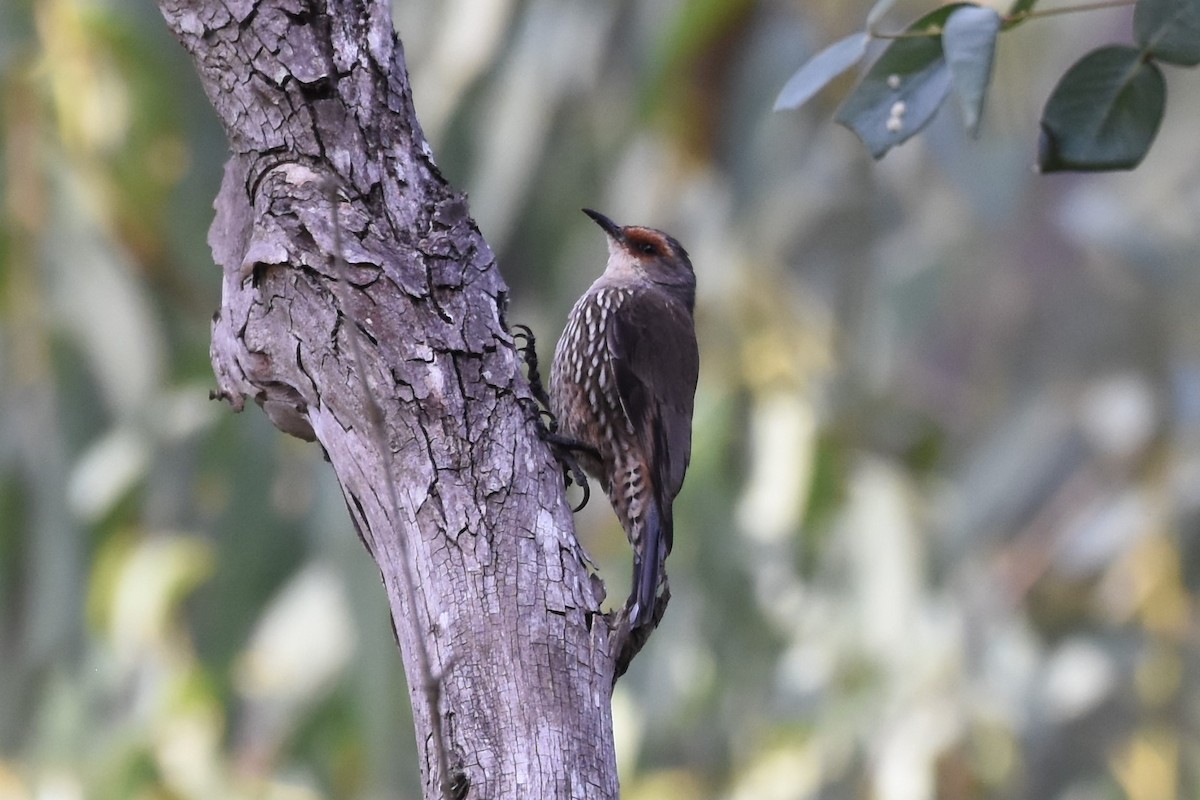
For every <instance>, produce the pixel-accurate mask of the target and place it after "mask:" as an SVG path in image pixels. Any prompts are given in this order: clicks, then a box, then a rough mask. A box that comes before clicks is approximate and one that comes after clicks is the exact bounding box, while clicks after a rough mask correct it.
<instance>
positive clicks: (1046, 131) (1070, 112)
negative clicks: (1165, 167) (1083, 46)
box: [1038, 45, 1167, 172]
mask: <svg viewBox="0 0 1200 800" xmlns="http://www.w3.org/2000/svg"><path fill="white" fill-rule="evenodd" d="M1166 100H1167V94H1166V85H1165V83H1164V81H1163V76H1162V71H1161V70H1160V69H1159V68H1158V65H1156V64H1154V63H1153V62H1148V61H1145V60H1143V59H1142V53H1141V51H1139V50H1137V49H1136V48H1133V47H1124V46H1116V45H1114V46H1110V47H1102V48H1100V49H1099V50H1093V51H1092V52H1090V53H1088V54H1087V55H1086V56H1084V57H1083V58H1082V59H1080V60H1079V61H1077V62H1076V63H1075V64H1074V66H1072V67H1071V68H1070V69H1069V70H1067V72H1066V74H1065V75H1063V76H1062V79H1061V80H1059V82H1058V86H1056V87H1055V88H1054V92H1053V93H1052V94H1051V95H1050V99H1049V100H1047V101H1046V108H1045V109H1044V110H1043V111H1042V123H1041V125H1042V137H1041V141H1040V143H1039V147H1038V168H1039V169H1040V170H1041V171H1042V172H1057V171H1061V170H1081V171H1083V170H1087V171H1091V170H1113V169H1132V168H1133V167H1136V166H1137V165H1138V164H1139V163H1140V162H1141V160H1142V158H1143V157H1144V156H1145V155H1146V151H1147V150H1149V149H1150V145H1151V144H1152V143H1153V141H1154V136H1155V134H1157V133H1158V126H1159V123H1160V122H1162V116H1163V109H1164V108H1165V106H1166Z"/></svg>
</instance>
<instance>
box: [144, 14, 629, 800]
mask: <svg viewBox="0 0 1200 800" xmlns="http://www.w3.org/2000/svg"><path fill="white" fill-rule="evenodd" d="M159 4H160V7H161V9H162V12H163V15H164V17H165V18H166V20H167V23H168V25H169V26H170V27H171V29H172V30H173V31H174V33H175V35H176V36H177V38H178V39H179V40H180V42H181V43H182V44H183V45H184V47H185V48H186V49H187V50H188V51H189V52H190V53H191V55H192V56H193V58H194V61H195V65H196V69H197V72H198V73H199V75H200V79H201V81H202V82H203V84H204V87H205V91H206V92H207V94H208V97H209V99H210V100H211V102H212V104H213V107H214V108H215V109H216V112H217V114H218V116H219V117H220V119H221V122H222V124H223V125H224V127H225V130H226V133H227V135H228V137H229V142H230V149H231V157H230V159H229V161H228V163H227V165H226V168H225V175H224V181H223V183H222V186H221V190H220V194H219V195H218V197H217V199H216V203H215V206H216V217H215V220H214V222H213V225H212V228H211V230H210V232H209V244H210V246H211V247H212V251H213V255H214V259H215V261H216V263H217V264H218V265H219V266H220V267H221V269H222V271H223V283H222V298H221V307H220V309H219V310H218V311H217V313H216V314H215V315H214V317H213V338H212V350H211V355H212V363H213V369H214V371H215V373H216V376H217V382H218V392H217V394H218V396H220V397H222V398H224V399H226V400H227V401H228V402H229V403H230V404H231V405H232V406H233V407H234V408H235V409H239V410H240V409H241V407H242V405H243V403H244V399H245V398H247V397H249V398H251V399H253V400H254V401H256V402H257V403H258V404H259V405H260V406H261V407H262V408H263V409H264V410H265V411H266V413H267V414H268V416H269V417H270V418H271V420H272V421H273V422H274V424H275V425H276V426H277V427H278V428H279V429H280V430H282V431H284V432H286V433H289V434H292V435H295V436H299V437H301V438H305V439H309V440H312V439H316V440H317V441H319V442H320V444H321V446H322V447H323V448H324V449H325V452H326V453H327V454H328V457H329V460H330V462H331V464H332V466H333V469H334V471H335V472H336V474H337V478H338V480H339V482H340V483H341V486H342V490H343V492H344V494H345V497H346V500H347V503H346V504H347V508H348V509H349V511H350V514H351V517H352V518H353V519H354V523H355V525H356V526H357V528H358V530H359V533H360V535H361V536H362V539H363V541H364V543H365V544H366V546H367V548H368V549H369V551H370V553H371V555H372V557H373V558H374V559H375V561H376V562H377V563H378V565H379V569H380V572H381V574H382V577H383V583H384V586H385V588H386V591H387V595H388V601H389V603H390V605H391V609H392V618H393V620H394V625H395V630H396V636H397V639H398V641H399V644H400V650H401V654H402V657H403V659H404V664H405V669H406V672H407V674H408V676H409V683H410V685H411V686H412V689H411V690H410V695H411V696H410V699H411V702H412V705H413V711H414V718H415V720H416V728H417V731H416V733H417V742H418V749H419V752H420V754H421V759H422V765H421V766H422V771H423V775H424V784H425V796H426V797H430V798H432V797H439V796H440V789H439V783H438V775H437V767H436V764H437V757H436V750H434V749H433V748H434V745H433V743H432V741H431V733H430V720H431V715H432V714H439V715H440V717H441V720H442V722H443V729H444V731H445V744H446V749H447V754H448V757H449V762H450V778H451V782H452V784H453V785H454V787H455V796H456V797H463V798H467V797H469V798H518V797H520V798H529V797H536V798H567V797H571V798H606V797H616V796H617V778H616V764H615V757H614V753H613V741H612V719H611V710H610V702H609V699H610V691H611V686H612V681H613V662H614V654H613V652H612V650H613V647H614V640H615V635H614V633H613V631H612V630H611V628H610V622H609V620H608V619H607V618H605V617H603V616H601V615H600V613H599V606H600V601H601V599H602V596H601V595H602V592H603V590H602V588H601V587H600V586H599V584H598V582H597V581H596V580H595V579H594V578H593V577H592V576H591V575H590V573H589V570H588V566H587V563H586V556H585V555H584V554H583V552H582V551H581V550H580V548H579V546H578V544H577V543H576V540H575V538H574V533H573V525H572V520H571V515H570V509H569V508H568V506H567V504H566V502H565V499H564V497H563V487H562V482H561V478H560V473H559V470H558V467H557V465H556V464H555V463H554V462H553V460H552V459H551V457H550V455H549V452H548V451H547V449H546V447H545V446H544V445H543V444H542V443H541V442H540V441H539V440H538V438H537V436H536V433H535V431H534V429H533V427H532V426H531V423H530V415H529V414H528V413H527V411H526V410H525V407H524V406H523V401H525V400H527V398H528V397H529V391H528V386H527V384H526V382H525V380H524V378H523V377H522V375H521V372H520V367H519V359H518V357H517V355H516V353H515V351H514V348H513V340H512V337H511V336H510V335H509V332H508V330H507V327H506V325H505V322H504V305H505V292H506V287H505V285H504V282H503V280H502V279H501V277H500V275H499V272H498V270H497V268H496V264H495V260H494V258H493V255H492V252H491V250H490V249H489V248H488V246H487V243H486V242H484V240H483V238H482V237H481V236H480V234H479V231H478V229H477V228H476V226H475V223H474V221H473V220H472V219H471V218H470V216H469V213H468V209H467V206H466V202H465V199H464V198H463V197H462V196H461V195H460V194H459V193H458V192H456V191H455V190H454V189H453V188H452V187H451V186H449V185H448V184H447V183H446V181H445V180H444V179H443V178H442V176H441V174H440V173H439V172H438V169H437V166H436V165H435V164H434V162H433V158H432V154H431V152H430V149H429V145H428V144H427V143H426V141H425V139H424V136H423V135H422V133H421V130H420V126H419V125H418V123H417V120H416V117H415V114H414V111H413V108H412V100H411V93H410V90H409V85H408V75H407V72H406V70H405V67H404V58H403V52H402V50H401V46H400V42H399V40H398V39H397V38H396V36H395V34H394V32H393V31H392V27H391V20H390V14H389V9H388V6H387V5H386V4H384V3H371V2H366V1H365V0H327V1H326V0H225V1H224V2H213V0H159ZM330 177H333V178H334V179H335V180H336V182H337V185H339V186H340V187H341V189H340V194H339V196H338V198H337V201H336V203H335V205H336V209H333V208H331V202H330V200H329V197H328V195H327V193H326V189H325V187H326V186H327V185H329V184H328V179H329V178H330ZM335 211H336V213H337V215H338V220H339V222H340V226H341V228H342V245H341V249H342V251H343V252H342V255H343V256H344V258H345V263H346V267H345V272H342V271H341V270H340V269H339V268H338V267H337V266H336V264H337V262H336V261H335V260H334V230H333V223H332V214H333V213H334V212H335ZM339 276H344V277H346V278H347V283H348V286H347V287H344V290H343V293H342V295H341V296H342V297H345V298H349V299H348V303H349V305H350V308H348V309H347V308H342V307H341V305H340V303H339V299H338V298H339V295H338V293H337V292H335V291H334V290H333V287H334V284H333V282H334V281H335V280H336V279H337V278H338V277H339ZM350 325H357V326H358V327H359V328H360V330H361V332H362V340H361V341H362V344H363V354H362V356H363V357H362V360H361V362H356V361H355V360H354V359H353V358H351V357H350V352H351V348H350V347H349V343H348V339H347V337H348V335H350V331H349V330H348V327H349V326H350ZM352 370H361V371H363V372H364V374H365V375H366V378H367V382H368V384H369V385H370V387H371V389H372V391H373V393H374V394H375V397H376V399H377V401H378V403H379V404H380V405H381V406H382V407H383V411H384V415H385V418H386V427H387V430H388V432H389V442H388V445H389V446H390V448H391V450H392V453H393V461H394V470H393V471H394V474H393V475H391V476H390V477H391V479H392V480H394V481H396V486H397V489H398V494H399V498H400V499H399V506H400V507H399V508H392V507H391V504H390V503H389V502H388V501H387V499H386V498H387V492H386V491H385V487H386V485H387V484H386V481H387V480H388V476H387V475H386V474H385V472H386V470H385V468H384V463H385V461H384V459H383V458H382V457H381V454H380V452H379V447H378V446H377V444H376V443H375V442H374V441H373V440H372V439H371V436H370V433H369V431H370V425H369V424H368V422H367V417H366V413H367V411H366V408H365V403H364V401H363V398H362V397H361V396H360V393H359V391H358V388H357V387H358V382H357V379H356V377H355V375H354V374H353V372H352ZM401 537H403V540H401ZM401 541H402V542H403V543H406V544H407V551H408V555H409V559H410V561H411V565H412V569H413V573H414V575H415V577H416V580H417V584H418V586H417V587H416V592H415V593H414V597H413V598H411V600H413V601H415V602H410V598H408V597H405V596H404V594H403V592H402V591H401V590H400V587H401V586H402V585H403V579H402V575H401V569H402V562H401V561H400V558H401V556H400V552H401V551H400V548H399V545H398V543H400V542H401ZM418 637H423V639H424V641H425V643H426V646H427V648H428V652H429V657H430V662H431V663H430V667H431V670H432V673H433V674H434V675H440V676H442V694H441V702H440V707H439V708H437V709H432V708H430V707H428V703H427V702H426V695H425V693H424V692H423V691H422V687H421V686H420V683H421V678H420V672H419V670H418V669H417V666H416V663H415V661H414V659H415V654H414V653H415V646H416V642H417V638H418Z"/></svg>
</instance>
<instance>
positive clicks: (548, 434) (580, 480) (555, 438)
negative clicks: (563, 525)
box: [538, 426, 600, 512]
mask: <svg viewBox="0 0 1200 800" xmlns="http://www.w3.org/2000/svg"><path fill="white" fill-rule="evenodd" d="M538 433H539V434H540V435H541V437H542V441H543V442H545V443H546V444H548V445H550V450H551V452H553V453H554V457H555V458H556V459H558V463H559V464H560V465H561V466H562V471H563V482H564V483H565V484H566V485H567V486H570V485H571V484H572V483H573V484H575V485H576V486H578V487H579V488H580V489H582V490H583V499H581V500H580V501H579V505H577V506H575V507H573V508H572V509H571V511H572V512H579V511H580V510H582V509H583V507H584V506H586V505H587V504H588V500H590V499H591V498H592V490H591V487H590V486H589V485H588V479H587V473H585V472H584V471H583V467H581V466H579V459H578V458H576V457H575V454H576V453H581V452H583V453H588V454H590V455H591V456H592V457H594V458H597V459H599V457H600V454H599V453H597V452H596V448H594V447H592V446H591V445H588V444H584V443H583V442H580V441H576V440H575V439H571V438H570V437H567V436H562V435H561V434H558V433H555V432H553V431H551V430H548V429H547V428H546V427H545V426H541V427H539V428H538Z"/></svg>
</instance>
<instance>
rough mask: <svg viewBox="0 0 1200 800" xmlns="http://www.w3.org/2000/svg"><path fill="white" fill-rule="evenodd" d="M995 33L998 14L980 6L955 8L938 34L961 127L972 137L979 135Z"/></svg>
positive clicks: (989, 77)
mask: <svg viewBox="0 0 1200 800" xmlns="http://www.w3.org/2000/svg"><path fill="white" fill-rule="evenodd" d="M999 32H1000V15H999V14H997V13H996V12H995V11H992V10H991V9H990V8H982V7H980V6H967V7H966V8H960V9H958V10H957V11H955V12H954V13H953V14H951V15H950V18H949V19H947V20H946V27H945V28H944V29H943V31H942V49H943V51H944V52H945V54H946V64H947V65H948V66H949V67H950V78H951V80H952V81H953V85H954V93H955V95H957V97H958V104H959V107H960V108H961V109H962V115H963V125H965V126H966V128H967V131H968V132H969V133H970V134H971V135H972V136H974V135H975V134H976V133H978V132H979V120H980V117H981V116H982V114H983V101H984V100H985V99H986V97H987V89H988V84H989V83H990V82H991V80H992V61H993V58H994V56H995V53H996V34H998V33H999Z"/></svg>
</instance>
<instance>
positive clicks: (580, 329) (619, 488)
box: [549, 208, 700, 629]
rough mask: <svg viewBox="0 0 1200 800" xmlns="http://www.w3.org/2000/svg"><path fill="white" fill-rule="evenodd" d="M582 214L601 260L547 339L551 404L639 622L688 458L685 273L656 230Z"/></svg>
mask: <svg viewBox="0 0 1200 800" xmlns="http://www.w3.org/2000/svg"><path fill="white" fill-rule="evenodd" d="M583 212H584V213H585V214H587V215H588V216H589V217H591V218H592V220H593V221H595V222H596V224H597V225H599V226H600V227H601V228H602V229H603V230H604V232H605V234H606V235H607V239H608V262H607V265H606V266H605V269H604V273H603V274H602V275H601V276H600V277H599V278H597V279H596V281H595V282H594V283H593V284H592V285H591V287H590V288H589V289H588V290H587V291H586V292H585V293H584V294H583V296H582V297H580V298H579V300H578V301H577V302H576V303H575V305H574V306H573V307H572V309H571V312H570V314H569V315H568V318H567V324H566V327H565V328H564V330H563V333H562V336H561V337H560V338H559V340H558V344H557V346H556V347H555V350H554V360H553V362H552V365H551V369H550V390H549V399H550V410H551V412H552V413H553V415H554V417H555V419H556V420H557V425H558V429H557V434H558V436H560V437H562V438H564V439H566V440H569V441H573V442H575V443H577V447H575V448H574V452H575V453H576V454H577V457H578V462H579V464H580V465H581V466H582V467H583V469H584V470H585V471H586V472H587V473H588V474H590V475H591V476H593V477H594V478H596V479H597V480H598V481H599V483H600V485H601V487H602V488H603V489H604V492H605V494H606V495H607V496H608V500H609V502H610V503H611V504H612V507H613V510H614V511H615V512H616V515H617V518H618V519H619V520H620V522H621V526H622V528H624V529H625V534H626V536H627V537H628V539H629V542H630V544H631V545H632V547H633V580H632V587H631V591H630V595H629V599H628V601H627V602H626V611H627V613H628V616H627V619H628V622H629V625H630V628H631V629H639V628H644V627H647V626H653V625H656V624H657V621H656V619H655V605H656V602H657V599H658V589H659V586H660V584H661V583H662V582H664V581H665V576H666V573H665V561H666V558H667V555H668V554H669V553H670V552H671V544H672V537H673V534H674V517H673V514H672V507H673V504H674V502H675V498H676V496H677V495H678V494H679V491H680V489H681V487H682V486H683V478H684V474H685V473H686V472H687V467H688V462H689V460H690V459H691V450H692V411H693V408H694V404H695V395H696V383H697V379H698V375H699V368H700V355H699V349H698V346H697V343H696V329H695V322H694V309H695V304H696V274H695V272H694V271H693V269H692V263H691V260H690V259H689V258H688V254H687V251H686V250H684V249H683V247H682V245H680V244H679V242H678V241H676V240H675V239H674V238H672V237H671V236H669V235H667V234H666V233H663V232H662V231H659V230H655V229H653V228H646V227H641V226H636V225H630V226H621V225H618V224H617V223H615V222H613V221H612V220H611V219H609V218H608V217H606V216H605V215H603V214H601V213H599V212H598V211H593V210H591V209H587V208H585V209H583Z"/></svg>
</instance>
